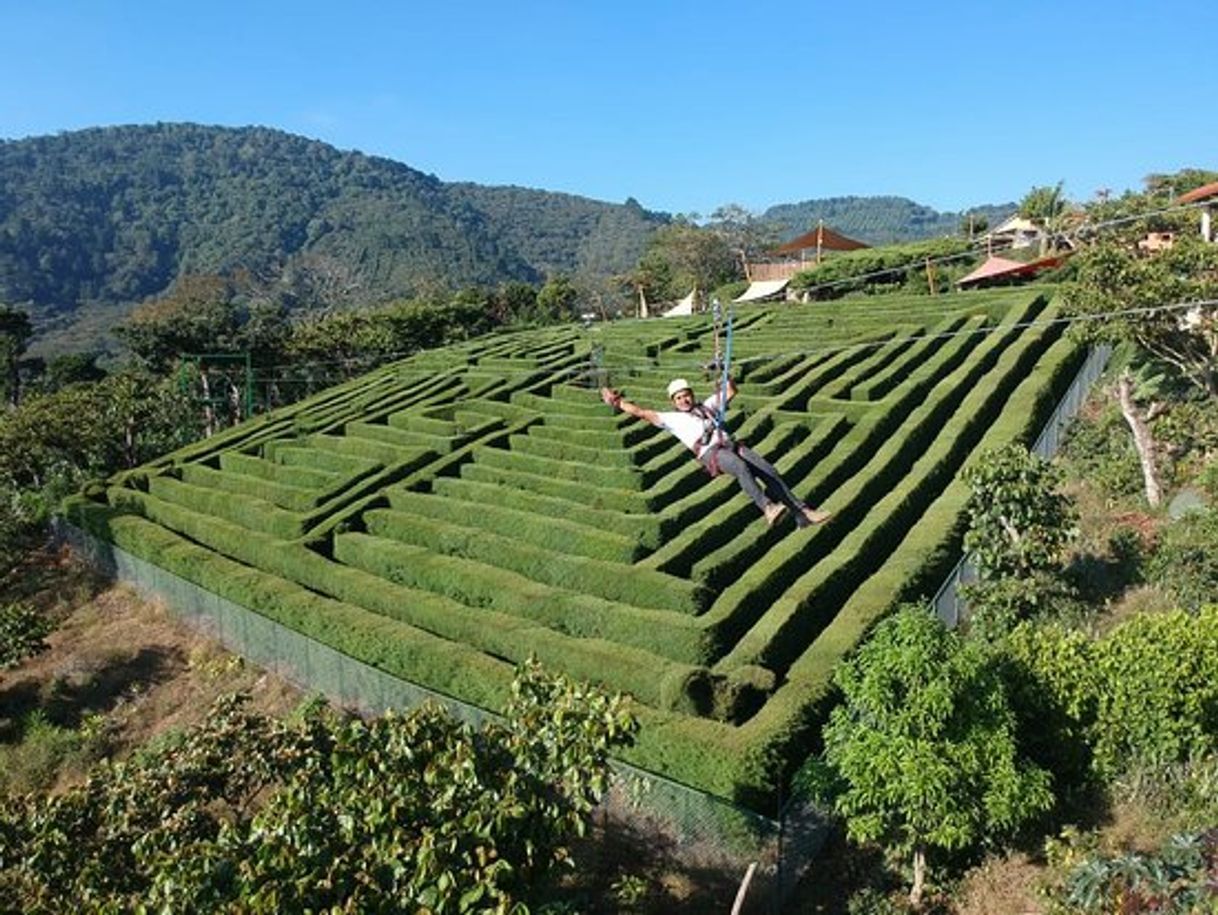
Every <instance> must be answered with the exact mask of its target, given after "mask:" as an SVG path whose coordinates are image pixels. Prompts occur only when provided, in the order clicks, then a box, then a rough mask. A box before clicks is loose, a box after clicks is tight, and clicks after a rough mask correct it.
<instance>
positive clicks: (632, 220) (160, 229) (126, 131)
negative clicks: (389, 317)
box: [0, 124, 1010, 349]
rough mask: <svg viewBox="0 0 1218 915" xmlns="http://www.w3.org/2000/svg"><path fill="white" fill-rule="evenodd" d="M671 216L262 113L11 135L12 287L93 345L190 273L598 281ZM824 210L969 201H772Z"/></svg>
mask: <svg viewBox="0 0 1218 915" xmlns="http://www.w3.org/2000/svg"><path fill="white" fill-rule="evenodd" d="M1009 209H1010V207H1007V208H1001V207H999V208H985V207H982V208H979V212H997V211H1005V210H1009ZM668 218H669V217H668V216H667V215H666V214H663V213H656V212H651V211H648V210H646V209H644V208H643V207H642V206H641V205H640V204H639V203H638V202H637V201H635V200H633V199H630V200H627V201H626V202H625V203H624V204H612V203H605V202H602V201H597V200H590V199H588V198H585V197H578V196H575V195H571V194H559V193H552V192H548V191H543V190H531V189H527V188H520V187H487V186H482V185H477V184H470V183H446V182H443V181H440V180H439V179H437V178H436V177H434V176H432V175H426V174H423V173H422V172H419V171H417V170H415V169H413V168H410V167H409V166H407V165H404V164H401V163H399V162H394V161H391V160H389V159H384V158H377V157H372V156H366V155H363V154H362V153H359V152H344V151H340V150H337V149H334V148H333V147H331V146H328V145H326V144H325V143H321V142H318V141H316V140H310V139H307V138H304V137H299V136H293V135H290V134H287V133H283V132H280V131H276V130H270V129H266V128H261V127H246V128H226V127H206V126H201V125H196V124H156V125H147V126H127V127H108V128H97V129H92V130H83V131H77V132H73V133H64V134H59V135H56V136H43V137H33V138H29V139H22V140H10V141H0V302H3V303H6V304H10V305H18V306H21V307H23V308H26V309H28V310H29V311H30V312H31V314H32V315H33V317H34V321H35V324H36V326H37V328H38V330H39V332H40V334H41V335H42V337H43V338H44V340H45V339H46V338H47V337H53V338H55V339H56V341H57V348H58V349H86V348H90V347H93V346H97V345H98V343H99V342H100V341H101V340H102V339H104V337H105V334H106V333H107V330H108V328H109V326H110V325H112V324H113V322H114V321H115V320H116V318H117V317H119V316H121V314H122V313H124V312H125V310H126V309H128V308H130V306H131V305H133V304H135V303H137V302H139V301H141V300H143V299H145V298H147V297H149V296H152V295H156V294H159V293H161V292H164V291H165V290H166V289H167V288H168V287H169V286H170V284H171V283H173V281H174V280H175V279H176V278H178V277H180V276H181V275H183V274H184V273H214V272H222V271H234V270H239V269H240V270H245V271H248V272H249V273H250V274H251V275H252V276H253V277H255V278H256V280H257V282H259V283H260V284H262V286H263V287H264V288H265V289H266V290H267V292H268V294H271V295H273V296H275V297H277V298H279V299H281V300H283V301H285V302H287V303H288V304H289V305H290V306H293V307H298V308H314V307H342V306H346V305H367V304H371V303H375V302H380V301H384V300H387V299H391V298H397V297H408V296H412V295H415V294H419V293H429V292H436V291H441V290H447V289H456V288H460V287H464V286H469V285H484V286H489V285H496V284H498V283H501V282H504V281H509V280H522V281H525V282H530V283H538V282H540V281H543V280H544V279H545V278H546V277H547V276H550V275H553V274H558V273H563V274H569V275H573V276H578V277H584V278H590V279H593V280H595V279H603V278H605V277H608V276H611V275H614V274H620V273H623V272H625V271H627V270H629V269H630V268H632V267H633V266H634V265H635V264H636V263H637V261H638V259H639V257H640V255H641V254H642V253H643V251H644V249H645V247H646V245H647V242H648V239H649V238H650V236H651V233H652V232H653V231H654V230H655V229H656V228H657V227H658V226H660V225H663V224H665V223H666V222H667V221H668ZM820 218H823V219H825V220H826V222H829V223H831V224H832V225H833V226H834V227H835V228H837V229H839V230H840V231H843V232H845V233H846V234H848V235H854V236H856V237H858V238H860V239H863V240H865V241H869V242H872V243H878V242H885V241H891V240H909V239H918V238H927V237H932V236H937V235H943V234H950V233H953V232H955V231H956V230H957V229H958V226H959V215H958V214H951V213H948V214H941V213H937V212H936V211H934V210H932V209H929V208H927V207H923V206H919V205H917V204H915V203H913V202H912V201H909V200H904V199H901V198H894V197H874V198H873V197H845V198H833V199H828V200H819V201H818V200H809V201H804V202H803V203H798V204H789V205H784V206H777V207H772V208H771V209H770V210H769V211H767V212H766V214H765V215H764V217H763V219H764V220H765V221H769V222H773V223H775V225H776V226H777V228H778V231H779V233H780V234H781V235H782V236H786V237H789V236H792V235H795V234H797V233H798V232H802V231H805V230H806V229H807V228H809V227H810V226H813V225H815V223H816V221H817V219H820Z"/></svg>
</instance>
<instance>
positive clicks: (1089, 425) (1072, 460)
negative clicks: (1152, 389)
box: [1060, 400, 1142, 500]
mask: <svg viewBox="0 0 1218 915" xmlns="http://www.w3.org/2000/svg"><path fill="white" fill-rule="evenodd" d="M1060 460H1062V461H1064V462H1065V466H1066V467H1068V468H1069V473H1070V474H1071V475H1073V476H1075V477H1077V478H1078V479H1081V480H1087V481H1088V482H1089V483H1091V484H1093V485H1095V486H1096V487H1098V488H1099V489H1100V491H1101V492H1102V493H1103V494H1104V495H1105V496H1107V497H1108V498H1109V499H1110V500H1118V499H1124V498H1128V497H1130V496H1136V495H1138V494H1139V493H1140V492H1141V491H1142V471H1141V468H1140V467H1139V466H1138V454H1137V451H1136V450H1135V449H1134V446H1133V439H1132V438H1131V437H1130V434H1129V426H1128V425H1127V424H1126V422H1125V420H1124V418H1122V416H1121V411H1120V409H1119V408H1118V407H1117V406H1116V404H1115V403H1114V402H1113V401H1111V400H1108V401H1106V402H1105V403H1104V404H1103V405H1102V406H1101V407H1099V408H1098V409H1097V410H1096V411H1095V412H1094V413H1092V412H1089V411H1088V412H1084V413H1083V414H1082V415H1081V416H1079V417H1078V418H1077V419H1075V421H1074V422H1073V423H1072V424H1071V426H1070V429H1069V431H1068V433H1067V436H1066V440H1065V443H1064V444H1063V446H1062V450H1061V452H1060Z"/></svg>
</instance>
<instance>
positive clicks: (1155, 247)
mask: <svg viewBox="0 0 1218 915" xmlns="http://www.w3.org/2000/svg"><path fill="white" fill-rule="evenodd" d="M1175 243H1176V233H1175V232H1147V233H1146V237H1145V238H1141V239H1138V250H1139V251H1141V252H1142V253H1143V254H1155V253H1157V252H1159V251H1166V250H1167V249H1168V248H1170V247H1171V246H1172V245H1174V244H1175Z"/></svg>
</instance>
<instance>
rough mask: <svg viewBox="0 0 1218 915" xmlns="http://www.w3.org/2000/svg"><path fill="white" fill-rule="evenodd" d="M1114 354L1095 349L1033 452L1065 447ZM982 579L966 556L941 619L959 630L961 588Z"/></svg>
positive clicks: (943, 600) (950, 582)
mask: <svg viewBox="0 0 1218 915" xmlns="http://www.w3.org/2000/svg"><path fill="white" fill-rule="evenodd" d="M1111 355H1112V347H1111V346H1108V345H1107V344H1104V345H1101V346H1095V347H1092V348H1091V350H1090V351H1089V352H1088V353H1087V358H1086V359H1085V360H1084V362H1083V364H1082V366H1081V367H1080V368H1079V370H1078V374H1077V375H1075V376H1074V381H1073V382H1071V384H1070V387H1069V389H1068V390H1067V391H1066V393H1065V394H1063V395H1062V397H1061V400H1059V401H1058V402H1057V406H1056V407H1055V408H1054V410H1053V414H1052V415H1051V416H1050V417H1049V419H1048V421H1047V422H1046V423H1045V425H1044V427H1043V428H1042V429H1041V431H1040V435H1039V436H1037V438H1036V443H1035V444H1034V445H1033V446H1032V449H1031V450H1032V453H1033V454H1036V455H1038V456H1039V457H1041V458H1044V459H1045V460H1046V461H1047V460H1050V459H1051V458H1052V457H1053V456H1054V455H1055V454H1057V452H1058V450H1059V449H1060V448H1061V444H1062V440H1063V438H1064V436H1065V433H1066V430H1067V429H1068V428H1069V427H1070V423H1071V422H1072V421H1073V420H1074V417H1076V416H1077V415H1078V412H1079V410H1081V409H1082V407H1083V403H1084V402H1085V401H1086V400H1087V395H1088V394H1089V393H1090V391H1091V387H1092V385H1094V384H1095V381H1096V379H1097V378H1099V377H1100V375H1102V374H1103V372H1104V367H1105V366H1107V365H1108V359H1109V357H1110V356H1111ZM977 577H978V572H977V566H976V564H975V563H974V562H973V561H972V557H970V556H967V555H965V556H962V557H961V558H960V561H959V562H958V563H956V567H955V568H954V569H952V571H951V572H950V573H949V574H948V576H947V579H946V580H945V581H944V582H943V584H942V585H941V586H940V587H939V590H938V592H937V593H936V594H935V598H934V601H933V603H934V607H935V613H936V614H938V616H939V619H941V620H943V622H944V623H946V624H947V625H948V626H950V627H952V628H955V627H956V626H957V625H959V623H960V620H961V619H962V618H963V617H965V616H967V615H968V603H967V601H965V600H964V598H963V596H962V595H961V594H960V587H961V586H962V585H967V584H970V583H972V582H975V581H976V580H977Z"/></svg>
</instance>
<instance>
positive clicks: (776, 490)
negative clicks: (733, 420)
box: [698, 445, 810, 527]
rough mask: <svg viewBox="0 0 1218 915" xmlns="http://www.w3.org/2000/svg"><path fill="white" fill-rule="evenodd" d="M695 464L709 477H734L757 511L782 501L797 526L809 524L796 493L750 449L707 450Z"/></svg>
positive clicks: (803, 507)
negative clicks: (700, 465)
mask: <svg viewBox="0 0 1218 915" xmlns="http://www.w3.org/2000/svg"><path fill="white" fill-rule="evenodd" d="M698 461H699V462H700V463H701V464H702V466H704V467H705V468H706V469H707V470H709V471H710V472H711V475H712V476H714V474H715V472H716V470H717V471H718V472H719V473H727V474H731V475H732V476H733V477H735V478H736V482H737V483H739V484H740V488H741V489H743V490H744V494H745V495H746V496H748V497H749V498H750V499H752V500H753V504H754V505H756V506H757V507H758V508H760V509H763V510H764V509H765V506H766V503H767V502H769V501H773V502H781V503H782V504H783V505H785V506H786V507H787V508H789V509H790V510H791V514H792V515H794V516H795V523H796V524H797V525H798V526H799V527H806V526H807V525H808V524H809V523H810V522H809V521H808V519H807V518H805V517H804V509H805V508H806V507H807V506H806V505H805V503H804V502H802V501H801V500H799V499H797V498H796V497H795V493H793V492H791V489H790V487H789V486H787V484H786V483H784V482H783V479H782V477H780V476H779V475H778V471H777V470H776V469H775V468H774V465H773V464H771V463H770V462H769V461H767V460H766V459H765V458H763V457H762V456H761V455H760V454H758V453H757V452H756V451H754V450H753V449H752V448H749V447H748V446H746V445H726V446H723V447H716V448H707V449H706V450H704V451H703V452H702V453H701V454H700V455H698ZM758 480H760V481H761V483H762V485H763V486H764V487H765V491H764V492H763V491H762V487H761V486H758V485H757V481H758ZM767 497H768V498H767Z"/></svg>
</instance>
